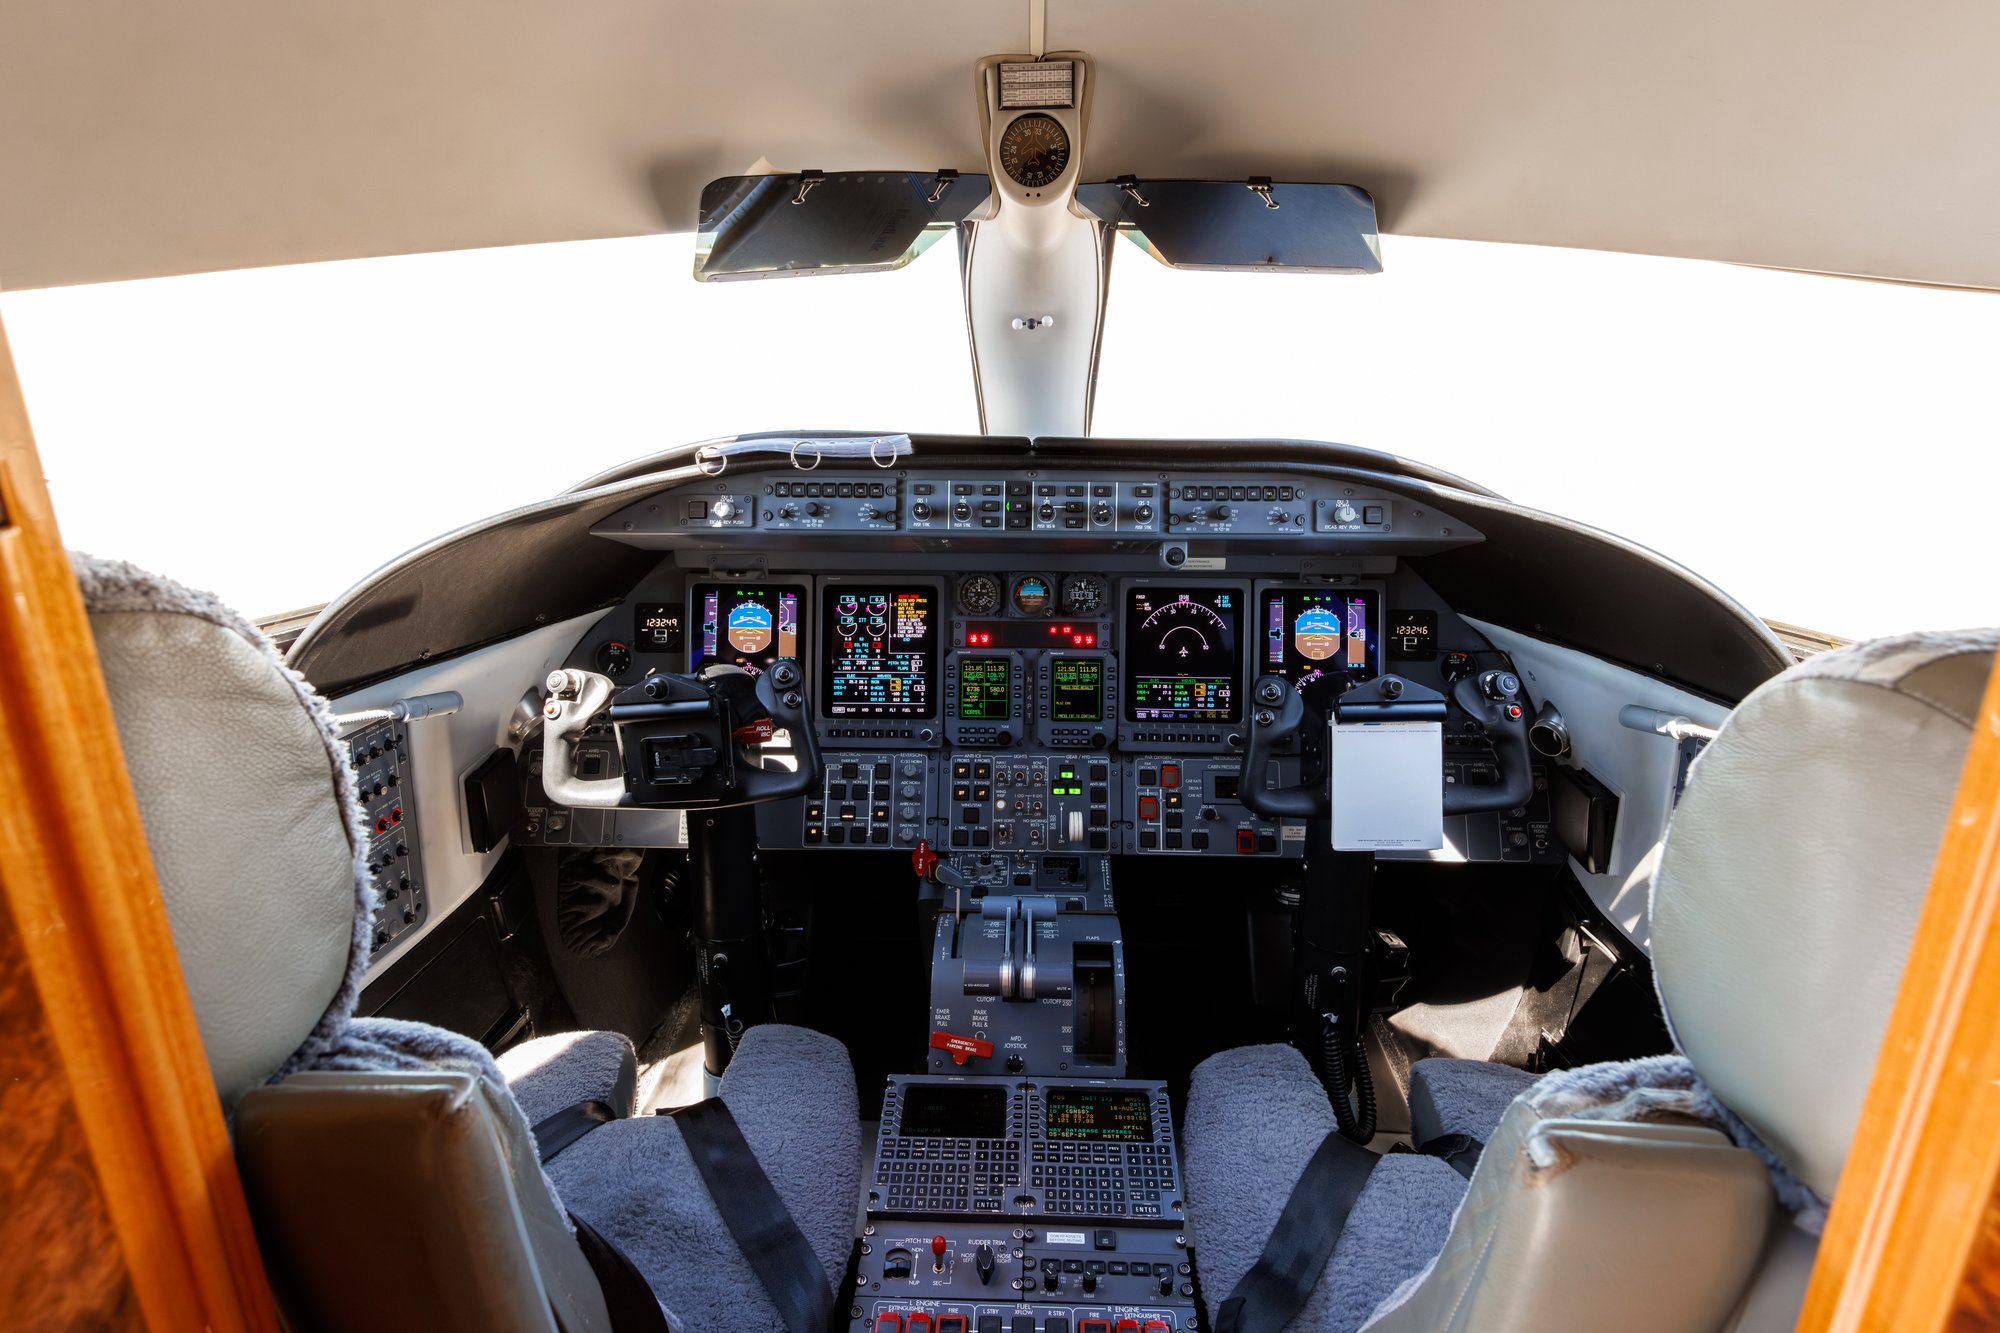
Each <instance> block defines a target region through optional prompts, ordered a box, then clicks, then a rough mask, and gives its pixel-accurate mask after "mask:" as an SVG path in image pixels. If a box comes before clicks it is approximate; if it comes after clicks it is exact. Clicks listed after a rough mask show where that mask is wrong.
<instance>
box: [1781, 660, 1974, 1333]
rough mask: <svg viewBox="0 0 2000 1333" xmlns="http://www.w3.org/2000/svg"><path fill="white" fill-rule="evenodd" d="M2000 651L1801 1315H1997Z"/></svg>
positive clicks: (1927, 1326) (1807, 1319)
mask: <svg viewBox="0 0 2000 1333" xmlns="http://www.w3.org/2000/svg"><path fill="white" fill-rule="evenodd" d="M1996 1198H2000V661H1996V663H1995V666H1994V669H1993V673H1992V676H1991V678H1990V679H1989V680H1988V681H1987V684H1986V694H1985V697H1984V699H1983V700H1982V701H1981V703H1980V707H1979V714H1978V716H1977V717H1976V718H1975V719H1974V721H1973V728H1972V743H1971V745H1970V746H1969V747H1968V749H1967V751H1966V757H1965V768H1964V771H1963V772H1962V773H1961V774H1960V775H1959V782H1958V795H1957V798H1956V799H1955V800H1954V802H1953V803H1952V809H1951V816H1950V818H1949V819H1948V820H1947V821H1946V824H1945V833H1944V841H1943V843H1942V845H1941V846H1940V847H1939V849H1938V857H1937V861H1936V863H1935V865H1934V866H1933V867H1932V870H1931V882H1930V890H1929V892H1928V894H1927V895H1926V896H1925V898H1924V909H1923V913H1922V915H1921V916H1920V917H1919V918H1918V921H1917V931H1916V936H1915V938H1914V939H1913V940H1912V942H1911V945H1910V958H1909V962H1908V963H1907V964H1905V965H1904V969H1903V981H1902V985H1901V987H1900V988H1899V989H1898V991H1897V995H1896V1004H1895V1008H1894V1009H1893V1010H1892V1011H1891V1013H1890V1017H1889V1026H1888V1030H1887V1032H1886V1033H1885V1034H1884V1035H1883V1038H1882V1049H1881V1052H1880V1054H1879V1055H1878V1056H1877V1057H1876V1061H1875V1074H1874V1078H1873V1079H1872V1080H1871V1081H1870V1083H1869V1085H1868V1099H1867V1101H1866V1102H1864V1103H1863V1105H1862V1111H1861V1121H1860V1123H1859V1125H1857V1126H1856V1128H1855V1133H1854V1145H1853V1147H1852V1148H1851V1149H1850V1150H1849V1152H1848V1155H1847V1165H1846V1166H1845V1168H1844V1169H1843V1170H1842V1171H1841V1174H1840V1184H1839V1187H1838V1189H1837V1190H1836V1192H1835V1195H1834V1200H1833V1208H1832V1210H1831V1212H1830V1213H1829V1214H1828V1217H1827V1224H1826V1231H1825V1234H1824V1235H1823V1236H1822V1237H1821V1240H1820V1247H1819V1257H1818V1259H1817V1261H1816V1262H1815V1263H1814V1265H1813V1275H1812V1284H1811V1286H1810V1287H1809V1288H1808V1289H1807V1292H1806V1302H1805V1308H1804V1309H1803V1311H1802V1312H1801V1313H1800V1317H1799V1323H1798V1327H1799V1329H1800V1330H1801V1331H1802V1333H1854V1331H1855V1330H1875V1329H1882V1330H1889V1329H1894V1330H1898V1333H1904V1331H1907V1333H1929V1330H1938V1329H1961V1328H1963V1329H1971V1328H1992V1327H1996V1326H2000V1209H1996V1206H1995V1203H1996Z"/></svg>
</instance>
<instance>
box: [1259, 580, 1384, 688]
mask: <svg viewBox="0 0 2000 1333" xmlns="http://www.w3.org/2000/svg"><path fill="white" fill-rule="evenodd" d="M1262 601H1263V608H1264V652H1263V656H1262V658H1261V659H1260V660H1259V662H1258V668H1257V669H1258V671H1259V672H1260V673H1261V672H1268V673H1270V674H1271V675H1274V676H1283V677H1284V678H1285V679H1286V680H1289V681H1291V682H1292V684H1294V685H1296V686H1298V688H1299V690H1300V692H1301V693H1304V694H1306V695H1308V696H1311V697H1316V698H1317V697H1330V698H1338V697H1339V696H1340V695H1341V694H1343V693H1345V692H1346V690H1347V689H1348V687H1349V686H1350V685H1351V684H1354V683H1358V682H1360V681H1364V680H1373V679H1374V678H1375V675H1376V672H1377V670H1378V669H1379V666H1380V663H1381V654H1382V642H1381V633H1382V630H1381V612H1380V610H1379V603H1378V600H1377V598H1376V596H1375V593H1374V592H1373V591H1371V590H1368V589H1355V588H1347V589H1335V588H1268V589H1266V590H1265V591H1264V592H1263V593H1262Z"/></svg>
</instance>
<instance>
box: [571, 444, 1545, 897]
mask: <svg viewBox="0 0 2000 1333" xmlns="http://www.w3.org/2000/svg"><path fill="white" fill-rule="evenodd" d="M845 472H846V475H845V476H840V475H826V476H818V475H815V476H812V477H810V478H809V479H808V478H807V477H805V476H803V475H802V474H800V473H796V472H794V473H791V474H789V475H784V476H766V475H761V474H757V473H750V474H746V475H743V476H736V475H731V476H730V477H728V478H714V479H708V480H704V481H700V482H693V483H688V484H684V485H682V486H680V487H678V488H675V489H673V490H670V491H667V492H664V493H661V494H656V495H654V496H652V497H650V498H648V499H646V500H644V501H642V502H640V503H638V504H635V505H632V506H630V507H628V508H627V509H625V510H623V511H620V513H619V514H617V515H615V516H614V517H613V519H611V520H608V521H606V522H605V523H602V524H600V525H599V526H598V528H597V529H595V531H597V532H598V533H600V534H601V535H603V536H605V537H608V538H612V539H615V540H618V541H621V542H624V543H627V544H630V545H636V546H640V547H646V548H652V549H659V550H663V551H670V552H672V554H671V555H670V556H669V557H668V558H667V559H666V560H664V561H663V562H662V564H661V565H660V566H659V568H658V569H657V570H656V572H655V573H654V574H652V575H650V576H648V577H647V578H646V579H645V580H644V581H643V582H642V583H641V584H640V586H639V587H638V588H637V589H635V590H634V591H633V592H632V594H631V595H630V596H629V597H628V599H627V600H626V602H625V603H624V604H623V605H621V606H620V607H619V608H618V609H617V610H615V611H613V612H611V613H610V614H609V615H608V616H607V617H606V619H605V620H604V621H603V622H601V623H600V626H599V628H598V630H597V631H595V632H593V634H592V635H591V636H589V637H587V638H586V640H585V642H584V643H583V644H581V645H579V648H578V651H577V654H576V662H575V664H576V665H587V666H592V667H594V668H595V669H596V670H598V671H601V672H603V673H604V674H606V675H609V676H611V677H612V678H613V679H614V680H616V681H619V682H620V683H626V684H629V683H631V682H633V681H635V680H637V679H639V678H640V677H642V676H643V675H644V674H645V673H646V672H647V671H650V670H684V669H699V668H701V667H703V666H705V665H707V664H710V663H714V662H726V663H729V664H732V665H735V666H738V667H741V668H743V669H744V670H748V671H751V672H761V671H763V670H765V669H767V668H768V667H769V666H770V665H771V663H772V662H774V661H776V660H777V659H778V658H779V657H786V656H789V657H794V658H796V659H797V660H798V661H799V662H800V664H801V665H802V666H803V667H804V669H805V673H806V676H807V688H808V689H809V690H810V691H811V697H812V699H813V702H814V705H815V710H814V712H815V726H816V729H817V731H818V737H817V739H818V742H819V746H820V749H821V752H822V757H823V760H824V762H825V764H826V767H827V778H826V781H825V782H824V784H823V785H822V787H821V788H820V790H819V791H818V792H817V793H816V794H815V795H814V796H813V797H811V798H810V799H806V800H801V801H798V802H792V803H781V804H778V805H773V806H769V807H764V808H760V810H759V812H758V820H759V837H760V840H761V841H762V842H763V844H764V845H766V846H771V847H785V846H791V847H814V848H836V847H839V848H849V849H852V848H864V849H873V850H890V851H898V850H901V851H907V850H909V849H911V848H913V847H915V846H916V844H917V843H918V842H919V841H926V842H928V843H929V844H930V845H931V846H932V847H934V848H937V849H938V850H940V851H941V852H947V853H949V854H953V855H954V857H955V858H959V857H963V858H971V859H972V862H973V864H970V867H969V869H968V870H967V873H968V875H970V876H972V877H973V878H972V882H977V883H984V884H989V885H991V884H1007V883H1014V884H1020V883H1030V882H1034V883H1039V882H1041V877H1044V876H1045V875H1046V873H1047V869H1048V868H1047V866H1046V865H1045V864H1043V863H1044V861H1046V860H1050V859H1054V860H1061V859H1062V858H1065V857H1070V856H1073V855H1079V854H1081V855H1089V854H1092V853H1111V854H1140V853H1143V854H1148V855H1184V856H1266V857H1269V856H1277V857H1296V856H1299V855H1301V854H1302V853H1303V851H1304V847H1305V840H1306V832H1305V824H1304V821H1303V820H1283V819H1267V818H1263V817H1260V816H1257V815H1254V814H1252V813H1251V812H1250V811H1249V810H1248V809H1247V808H1245V807H1244V806H1243V804H1242V802H1241V800H1240V799H1239V797H1238V792H1237V788H1238V785H1239V782H1240V767H1241V758H1240V755H1241V751H1242V748H1243V746H1244V744H1245V740H1246V733H1247V730H1248V719H1249V710H1250V708H1251V707H1252V706H1253V705H1252V701H1251V698H1250V692H1251V686H1252V684H1253V683H1254V682H1255V681H1256V680H1257V678H1258V677H1259V676H1262V675H1265V674H1267V673H1269V674H1276V675H1279V676H1283V677H1285V678H1286V679H1288V680H1291V681H1292V682H1294V683H1295V684H1296V685H1297V686H1298V687H1299V689H1300V690H1301V692H1302V693H1303V694H1305V695H1306V696H1307V697H1308V698H1309V700H1310V701H1311V702H1313V703H1314V704H1316V705H1319V706H1325V705H1327V704H1330V703H1331V702H1332V701H1333V700H1334V699H1335V698H1337V697H1338V696H1339V695H1340V694H1342V693H1344V692H1345V691H1346V690H1348V689H1351V688H1353V687H1354V686H1355V685H1358V684H1360V683H1362V682H1364V681H1368V680H1371V679H1374V678H1375V677H1376V676H1378V675H1380V674H1381V673H1382V672H1384V671H1387V670H1393V671H1395V672H1397V673H1398V674H1403V675H1408V676H1410V677H1411V678H1412V679H1414V680H1417V681H1419V682H1421V683H1424V684H1428V685H1431V686H1432V687H1433V688H1438V687H1440V686H1447V685H1448V684H1449V681H1448V679H1446V677H1447V676H1448V674H1449V673H1448V671H1447V669H1446V668H1447V667H1448V666H1449V664H1450V663H1451V662H1453V661H1456V660H1457V659H1459V658H1462V657H1464V656H1465V655H1466V654H1465V650H1466V649H1477V650H1483V651H1489V652H1490V648H1488V647H1487V645H1486V644H1485V642H1484V640H1483V639H1481V638H1480V637H1479V636H1478V635H1477V634H1476V632H1475V631H1472V630H1471V629H1469V628H1468V627H1466V626H1465V625H1464V623H1463V622H1461V621H1459V620H1458V618H1457V617H1456V616H1455V615H1453V613H1452V612H1451V611H1450V609H1449V608H1448V607H1445V606H1443V605H1442V604H1441V603H1439V602H1438V601H1437V600H1436V598H1435V596H1434V595H1432V594H1430V593H1429V591H1428V589H1426V588H1425V587H1424V586H1423V585H1422V583H1421V582H1420V581H1418V580H1416V579H1415V578H1414V577H1412V576H1409V575H1408V574H1407V573H1406V572H1405V571H1404V570H1403V569H1402V568H1400V561H1399V560H1398V559H1397V558H1396V557H1397V555H1398V554H1417V553H1421V552H1423V551H1427V550H1433V549H1442V548H1443V547H1446V546H1454V545H1460V544H1464V543H1467V542H1477V541H1479V540H1482V538H1481V536H1480V534H1479V533H1477V532H1476V531H1474V530H1473V529H1471V528H1469V527H1466V526H1464V525H1463V524H1461V523H1459V522H1458V521H1456V520H1455V519H1453V518H1452V517H1451V516H1450V515H1447V514H1443V513H1439V512H1435V511H1433V510H1431V509H1430V508H1429V507H1428V506H1426V505H1423V504H1419V503H1417V502H1416V501H1413V500H1410V499H1408V498H1406V497H1401V496H1397V495H1394V494H1391V493H1388V492H1381V491H1375V490H1367V489H1366V488H1363V487H1357V486H1352V485H1343V484H1340V483H1338V482H1335V481H1329V480H1327V479H1325V478H1323V477H1315V476H1312V475H1310V474H1306V473H1293V474H1290V475H1286V474H1283V473H1280V472H1273V473H1271V474H1269V475H1264V474H1261V473H1247V472H1246V473H1244V474H1242V475H1241V476H1232V477H1227V478H1225V477H1220V476H1217V475H1214V474H1203V475H1199V476H1197V475H1194V474H1189V475H1185V476H1182V475H1176V474H1174V473H1172V472H1151V473H1139V474H1136V475H1135V474H1133V473H1131V472H1126V473H1122V474H1120V473H1102V472H1092V471H1077V472H1067V471H1057V470H1036V469H1028V470H1025V471H1015V472H1011V473H1009V472H1002V473H994V474H991V475H986V474H979V473H971V474H968V473H958V474H953V473H950V472H946V471H942V470H938V469H935V468H933V469H928V470H924V471H905V470H901V469H875V468H852V469H846V470H845ZM1364 491H1365V493H1364ZM1196 538H1200V539H1203V541H1205V542H1206V543H1207V544H1206V545H1196V544H1194V541H1193V539H1196ZM1301 540H1303V542H1304V544H1303V545H1298V544H1297V543H1299V542H1300V541H1301ZM1355 541H1359V542H1361V544H1360V545H1355V544H1354V542H1355ZM1246 542H1254V543H1256V545H1255V546H1254V547H1251V548H1249V550H1248V554H1247V555H1246V553H1245V551H1244V550H1242V549H1238V548H1239V547H1242V545H1243V544H1244V543H1246ZM1093 543H1095V545H1093ZM1358 551H1376V552H1382V553H1378V554H1376V555H1372V556H1362V555H1356V554H1354V552H1358ZM1218 553H1222V554H1220V555H1218ZM884 571H890V572H884ZM1444 649H1452V650H1457V651H1452V652H1447V651H1443V650H1444ZM1481 743H1482V738H1480V737H1470V736H1455V737H1454V739H1453V744H1455V745H1457V746H1458V748H1459V749H1460V750H1462V751H1464V752H1463V753H1449V754H1448V755H1447V761H1448V762H1447V770H1448V771H1447V780H1448V781H1449V780H1452V778H1453V776H1454V774H1456V775H1457V777H1458V779H1459V780H1467V781H1475V782H1477V781H1479V780H1481V778H1482V776H1483V775H1484V774H1485V772H1486V770H1485V769H1483V768H1481V767H1480V760H1481V751H1480V749H1479V746H1480V744H1481ZM782 745H783V739H782V738H780V743H779V749H780V752H782ZM1448 748H1449V747H1448ZM778 762H783V760H782V759H779V760H778ZM1299 762H1300V760H1299V759H1297V758H1296V757H1286V756H1283V755H1281V756H1280V757H1279V758H1278V759H1276V760H1275V761H1274V763H1275V764H1276V765H1278V766H1279V768H1280V771H1279V772H1276V773H1273V774H1271V775H1270V777H1271V778H1272V780H1274V781H1278V782H1280V783H1284V782H1288V781H1292V780H1296V776H1297V775H1296V765H1297V764H1298V763H1299ZM1287 765H1289V766H1292V771H1291V772H1289V773H1288V772H1286V771H1283V770H1284V768H1285V766H1287ZM1468 775H1469V776H1468ZM1512 818H1513V819H1514V823H1513V824H1507V825H1506V826H1505V827H1502V824H1501V822H1495V826H1494V828H1493V829H1491V830H1486V829H1483V828H1482V829H1481V830H1474V831H1471V832H1467V833H1465V834H1464V836H1462V837H1458V842H1457V844H1455V845H1462V846H1464V847H1467V848H1472V849H1474V850H1473V851H1469V852H1468V853H1467V855H1468V859H1488V853H1489V852H1491V853H1492V855H1491V859H1500V857H1501V856H1502V855H1505V856H1506V857H1507V858H1508V859H1517V857H1518V856H1519V855H1521V854H1523V853H1520V852H1519V851H1518V848H1519V846H1520V837H1521V833H1522V830H1523V829H1524V828H1525V830H1526V834H1527V843H1526V845H1527V847H1528V848H1529V851H1528V853H1525V854H1528V855H1532V856H1535V857H1540V856H1541V855H1543V854H1544V851H1545V842H1544V839H1543V838H1542V836H1541V834H1540V832H1539V831H1538V828H1537V824H1536V819H1537V817H1536V816H1535V815H1534V814H1533V813H1532V812H1529V813H1526V814H1523V813H1521V812H1515V815H1514V816H1512ZM1524 821H1525V823H1524ZM1517 826H1520V827H1517ZM626 833H627V830H625V829H624V827H623V825H622V824H621V826H620V834H621V836H624V835H625V834H626ZM1457 836H1458V835H1457V834H1455V833H1453V832H1452V831H1451V830H1448V832H1447V837H1448V838H1453V837H1457ZM1496 847H1498V848H1504V849H1506V850H1504V851H1503V852H1493V851H1492V849H1494V848H1496Z"/></svg>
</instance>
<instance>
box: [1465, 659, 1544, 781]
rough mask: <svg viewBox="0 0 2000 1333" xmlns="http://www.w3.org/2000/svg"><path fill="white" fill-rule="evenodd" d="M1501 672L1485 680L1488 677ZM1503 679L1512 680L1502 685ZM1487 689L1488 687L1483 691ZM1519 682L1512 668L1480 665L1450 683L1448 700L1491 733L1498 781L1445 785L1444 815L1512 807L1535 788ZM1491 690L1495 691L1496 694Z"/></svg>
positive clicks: (1526, 716) (1487, 732) (1527, 721)
mask: <svg viewBox="0 0 2000 1333" xmlns="http://www.w3.org/2000/svg"><path fill="white" fill-rule="evenodd" d="M1496 677H1498V678H1503V679H1502V680H1501V681H1500V683H1499V684H1497V685H1491V686H1489V682H1491V681H1493V680H1494V678H1496ZM1506 682H1512V687H1511V688H1506V687H1505V686H1506ZM1489 689H1490V690H1492V691H1493V692H1491V693H1489ZM1519 692H1520V682H1519V679H1518V678H1517V677H1515V676H1514V674H1513V673H1512V672H1508V671H1486V672H1482V673H1480V674H1479V675H1477V676H1467V677H1465V679H1463V680H1461V681H1459V682H1458V684H1457V685H1455V686H1453V687H1452V691H1451V697H1452V701H1453V702H1454V703H1456V704H1457V705H1458V706H1459V707H1460V708H1462V709H1464V710H1465V712H1466V714H1467V715H1468V716H1470V717H1472V718H1474V719H1475V720H1477V721H1478V722H1479V724H1480V725H1481V726H1483V727H1485V728H1486V734H1487V735H1488V736H1490V737H1492V739H1493V751H1494V759H1495V760H1496V761H1497V762H1498V764H1499V768H1500V781H1499V782H1497V783H1495V784H1494V785H1493V786H1491V787H1473V786H1468V785H1467V784H1465V783H1463V782H1459V783H1454V784H1452V785H1451V786H1449V787H1446V788H1445V791H1444V812H1445V813H1446V814H1447V815H1472V814H1479V813H1481V812H1482V811H1487V810H1512V809H1513V808H1514V807H1515V806H1517V805H1526V804H1527V803H1528V798H1529V797H1531V796H1533V795H1534V794H1535V761H1534V758H1533V756H1532V755H1531V754H1530V753H1529V750H1528V728H1529V726H1531V725H1532V723H1531V721H1530V719H1529V717H1528V710H1527V709H1526V708H1525V707H1524V706H1523V705H1522V704H1521V701H1520V698H1519V697H1518V696H1519ZM1496 695H1497V697H1496Z"/></svg>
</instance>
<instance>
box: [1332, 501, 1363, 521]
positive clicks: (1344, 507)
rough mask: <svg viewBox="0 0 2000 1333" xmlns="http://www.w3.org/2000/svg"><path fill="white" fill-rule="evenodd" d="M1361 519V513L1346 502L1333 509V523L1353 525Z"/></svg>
mask: <svg viewBox="0 0 2000 1333" xmlns="http://www.w3.org/2000/svg"><path fill="white" fill-rule="evenodd" d="M1360 517H1361V511H1360V510H1359V509H1356V508H1355V507H1354V506H1353V505H1351V504H1349V503H1347V501H1345V500H1342V501H1341V502H1340V503H1339V504H1336V505H1335V506H1334V507H1333V521H1334V522H1336V523H1352V522H1354V521H1356V520H1357V519H1359V518H1360Z"/></svg>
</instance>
